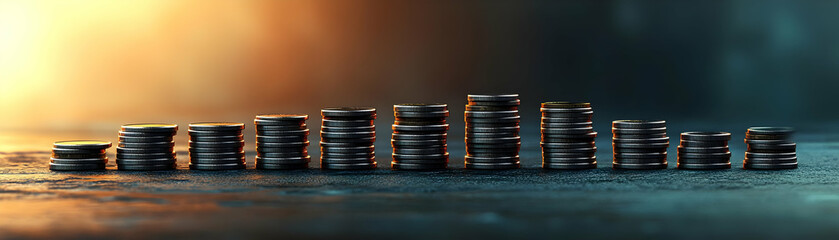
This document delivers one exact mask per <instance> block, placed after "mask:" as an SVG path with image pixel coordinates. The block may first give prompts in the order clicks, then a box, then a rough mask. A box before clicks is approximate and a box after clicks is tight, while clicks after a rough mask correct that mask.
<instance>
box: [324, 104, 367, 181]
mask: <svg viewBox="0 0 839 240" xmlns="http://www.w3.org/2000/svg"><path fill="white" fill-rule="evenodd" d="M320 113H321V116H322V117H323V122H322V124H321V130H320V149H321V156H320V166H321V169H331V170H372V169H376V153H375V150H376V146H375V143H376V126H375V125H373V120H375V119H376V109H375V108H367V107H358V108H357V107H340V108H324V109H321V112H320Z"/></svg>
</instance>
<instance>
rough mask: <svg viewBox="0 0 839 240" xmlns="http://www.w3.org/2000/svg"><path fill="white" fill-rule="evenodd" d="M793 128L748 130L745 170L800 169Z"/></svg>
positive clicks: (754, 128)
mask: <svg viewBox="0 0 839 240" xmlns="http://www.w3.org/2000/svg"><path fill="white" fill-rule="evenodd" d="M793 132H794V131H793V129H792V128H788V127H752V128H749V129H748V130H746V139H745V140H744V141H745V142H746V147H747V150H746V158H745V159H744V160H743V168H745V169H792V168H797V167H798V156H797V155H796V152H795V143H794V142H792V141H791V140H792V133H793Z"/></svg>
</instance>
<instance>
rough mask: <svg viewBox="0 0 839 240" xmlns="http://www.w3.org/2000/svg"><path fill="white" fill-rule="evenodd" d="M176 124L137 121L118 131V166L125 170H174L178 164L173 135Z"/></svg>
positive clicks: (176, 128) (175, 130)
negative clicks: (137, 122) (138, 122)
mask: <svg viewBox="0 0 839 240" xmlns="http://www.w3.org/2000/svg"><path fill="white" fill-rule="evenodd" d="M177 133H178V125H175V124H161V123H140V124H127V125H123V126H122V128H121V129H120V131H119V145H118V146H117V169H118V170H128V171H159V170H173V169H175V168H177V166H178V163H177V162H178V158H177V154H175V141H174V138H175V135H176V134H177Z"/></svg>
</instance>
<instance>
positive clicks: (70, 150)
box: [50, 140, 111, 171]
mask: <svg viewBox="0 0 839 240" xmlns="http://www.w3.org/2000/svg"><path fill="white" fill-rule="evenodd" d="M110 147H111V142H105V141H97V140H74V141H60V142H55V143H54V144H53V145H52V157H50V170H53V171H92V170H105V164H108V157H107V156H106V153H105V151H106V150H107V149H108V148H110Z"/></svg>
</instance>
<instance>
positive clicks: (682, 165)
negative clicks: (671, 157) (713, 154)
mask: <svg viewBox="0 0 839 240" xmlns="http://www.w3.org/2000/svg"><path fill="white" fill-rule="evenodd" d="M676 168H678V169H687V170H715V169H730V168H731V163H730V162H724V163H707V164H694V163H682V162H678V163H676Z"/></svg>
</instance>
